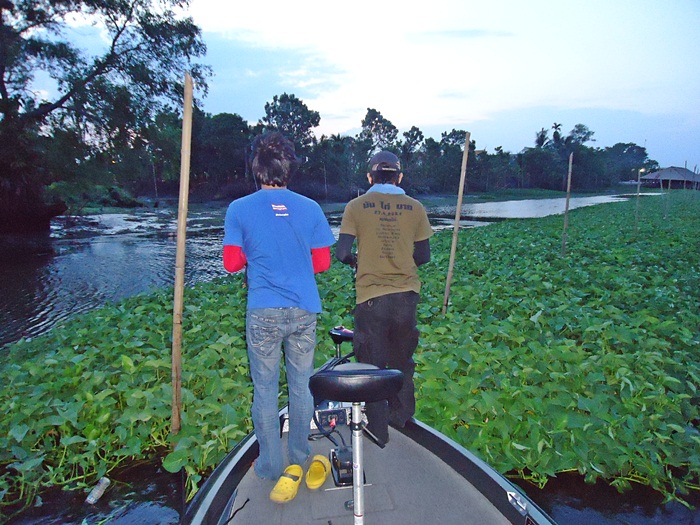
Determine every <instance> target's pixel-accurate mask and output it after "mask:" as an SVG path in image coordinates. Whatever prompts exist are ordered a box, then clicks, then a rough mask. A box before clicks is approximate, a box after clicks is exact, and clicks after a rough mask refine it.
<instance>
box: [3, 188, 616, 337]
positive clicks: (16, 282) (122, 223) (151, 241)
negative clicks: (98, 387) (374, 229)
mask: <svg viewBox="0 0 700 525" xmlns="http://www.w3.org/2000/svg"><path fill="white" fill-rule="evenodd" d="M615 199H616V197H610V196H602V197H582V198H574V199H571V201H570V205H569V206H570V209H573V208H576V207H581V206H591V205H594V204H601V203H606V202H611V201H613V200H615ZM226 206H227V204H226V203H219V204H209V205H198V206H192V207H190V209H189V210H188V214H187V215H188V220H187V248H186V261H185V284H186V285H187V286H190V285H193V284H195V283H197V282H202V281H209V280H211V279H213V278H215V277H218V276H222V275H225V273H226V272H225V270H224V268H223V266H222V263H221V250H222V248H221V243H222V239H223V220H224V215H225V213H226ZM564 207H565V199H541V200H521V201H505V202H495V203H494V202H490V203H477V204H465V205H464V206H463V207H462V214H461V217H462V218H463V220H462V221H461V225H462V226H463V227H473V226H479V225H484V224H488V223H489V221H490V220H502V219H513V218H528V217H544V216H546V215H552V214H558V213H563V212H564ZM455 208H456V207H455V206H451V207H449V206H442V207H437V208H433V209H430V210H429V211H430V216H431V222H432V224H433V228H434V229H436V230H438V229H442V228H452V227H453V222H454V215H455ZM329 221H330V222H331V225H332V227H333V228H334V231H335V233H336V236H337V229H338V225H339V223H340V215H339V214H337V213H335V214H329ZM176 234H177V206H175V207H170V208H155V209H137V210H134V211H133V212H130V213H117V214H104V215H90V216H86V217H81V218H78V219H72V218H68V217H59V218H57V219H55V220H54V222H53V223H52V228H51V233H50V234H49V235H48V236H38V237H37V236H33V237H27V236H23V237H18V236H2V237H0V283H1V284H0V286H2V293H0V347H2V346H4V345H6V344H8V343H11V342H14V341H17V340H18V339H20V338H21V337H33V336H37V335H40V334H42V333H44V332H46V331H47V330H50V329H51V328H52V327H53V326H55V325H57V324H59V323H61V322H62V321H64V320H65V319H67V318H68V317H70V316H72V315H74V314H77V313H81V312H86V311H88V310H91V309H93V308H96V307H99V306H102V305H104V304H105V303H107V302H109V301H119V300H120V299H123V298H125V297H129V296H132V295H135V294H138V293H142V292H149V291H153V290H154V289H156V288H160V287H167V286H173V283H174V280H175V269H174V268H175V250H176Z"/></svg>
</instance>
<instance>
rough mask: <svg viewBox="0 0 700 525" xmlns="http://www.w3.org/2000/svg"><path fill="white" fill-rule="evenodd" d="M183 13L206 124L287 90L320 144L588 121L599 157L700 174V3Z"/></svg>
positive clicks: (258, 110) (607, 1)
mask: <svg viewBox="0 0 700 525" xmlns="http://www.w3.org/2000/svg"><path fill="white" fill-rule="evenodd" d="M183 14H184V15H188V16H191V17H192V18H193V19H194V21H195V23H196V24H197V25H198V26H199V27H200V28H201V29H202V31H203V38H204V41H205V43H206V45H207V48H208V50H207V54H206V56H205V57H204V58H202V59H201V60H198V62H201V63H204V64H207V65H209V66H210V67H211V68H212V70H213V76H212V77H211V78H210V79H209V81H208V82H207V84H208V93H207V94H206V96H205V94H204V93H203V91H202V90H200V89H197V88H196V91H195V96H196V97H197V99H198V102H199V104H200V107H201V108H202V109H204V111H206V112H207V113H210V114H212V115H216V114H219V113H236V114H238V115H240V116H241V117H243V118H244V119H246V120H247V121H248V122H249V123H251V124H255V123H257V122H258V121H259V120H260V119H261V118H262V117H263V116H264V115H265V104H266V103H267V102H272V99H273V97H274V96H275V95H282V94H283V93H287V94H293V95H295V96H296V97H297V98H298V99H300V100H302V101H303V102H304V103H305V104H306V106H307V107H308V108H309V109H311V110H314V111H317V112H318V113H319V114H320V117H321V121H320V125H319V126H318V127H317V128H315V129H314V132H315V133H316V135H317V136H318V137H321V136H322V135H331V134H341V135H350V136H355V135H357V133H358V132H359V131H360V129H361V125H362V120H363V118H364V117H365V115H366V114H367V110H368V109H369V108H372V109H375V110H377V111H379V112H380V113H381V114H382V115H383V116H384V118H386V119H388V120H389V121H391V122H392V123H393V124H394V125H395V126H396V127H397V128H398V130H399V133H400V136H402V135H401V134H402V133H404V132H407V131H408V130H409V129H411V127H412V126H416V127H418V128H419V129H420V130H421V131H422V132H423V134H424V136H426V137H432V138H434V139H436V140H439V139H440V136H441V134H442V133H443V132H450V131H452V130H453V129H457V130H463V131H469V132H470V133H471V139H472V140H473V141H475V142H476V148H477V149H478V150H486V151H488V152H489V153H493V151H494V150H495V148H497V147H499V146H500V147H502V148H503V149H504V150H505V151H508V152H511V153H518V152H520V151H522V150H523V148H526V147H532V146H533V145H534V141H535V135H536V133H537V132H538V131H539V130H540V129H542V128H545V129H548V130H549V132H550V136H551V127H552V125H553V124H554V123H557V124H561V130H562V132H563V133H564V134H568V133H569V132H570V131H571V130H572V129H573V128H574V126H576V125H577V124H584V125H585V126H587V127H588V128H589V129H590V130H591V131H593V133H594V135H593V139H594V141H593V142H590V143H588V144H587V145H589V146H591V147H598V148H604V147H609V146H613V145H614V144H616V143H619V142H622V143H635V144H637V145H639V146H643V147H646V149H647V152H648V155H649V158H651V159H652V160H656V161H657V162H659V164H660V165H661V167H668V166H679V167H687V168H688V169H690V170H692V171H696V170H698V171H700V0H528V1H525V0H488V1H486V0H481V1H475V0H429V1H424V2H420V1H416V0H403V1H400V0H350V1H346V2H342V3H339V2H329V1H327V0H325V1H321V0H295V1H293V2H292V1H289V0H286V1H280V0H257V1H255V0H253V1H245V2H242V1H232V0H190V2H189V7H188V8H187V9H186V10H185V11H184V12H183ZM76 25H77V26H80V25H82V23H80V22H76ZM78 31H79V34H80V35H81V36H80V38H82V39H88V40H89V39H90V38H91V37H90V35H91V34H95V33H94V28H92V29H89V28H88V26H83V29H82V30H81V29H80V28H78ZM634 176H635V174H631V178H634Z"/></svg>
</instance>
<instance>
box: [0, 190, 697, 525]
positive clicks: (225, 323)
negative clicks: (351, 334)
mask: <svg viewBox="0 0 700 525" xmlns="http://www.w3.org/2000/svg"><path fill="white" fill-rule="evenodd" d="M628 193H632V192H628ZM557 196H561V193H559V194H558V195H557ZM528 198H531V197H528ZM452 202H453V201H452ZM339 211H342V209H341V210H339ZM699 211H700V193H698V192H696V191H684V190H676V191H672V192H669V193H668V194H665V195H662V196H660V197H658V198H654V199H640V200H639V201H637V200H636V199H630V200H628V201H626V202H618V203H611V204H606V205H604V206H594V207H587V208H581V209H577V210H573V211H571V212H570V213H569V228H568V233H567V255H566V256H565V257H562V255H561V243H562V227H563V217H562V216H551V217H545V218H541V219H526V220H509V221H504V222H500V223H497V224H492V225H489V226H488V227H486V228H472V229H466V230H462V231H461V232H460V235H459V242H458V247H457V257H456V261H455V267H454V278H453V281H452V285H451V293H450V304H449V307H448V310H447V313H446V314H444V315H443V314H442V312H441V310H442V300H443V293H444V286H445V273H446V268H447V266H448V258H449V252H450V243H451V238H452V233H451V232H450V231H445V232H439V233H437V234H436V235H435V237H434V238H433V239H434V240H433V241H431V247H432V252H433V260H432V261H431V262H430V263H429V264H427V265H425V266H424V267H421V269H420V273H421V279H422V281H423V283H424V284H423V288H422V291H421V296H422V298H421V303H420V304H419V310H418V320H419V325H420V330H421V341H420V345H419V349H418V351H417V354H416V358H415V359H416V363H417V373H416V389H417V402H418V407H417V413H416V417H417V418H419V419H421V420H422V421H424V422H426V423H427V424H429V425H431V426H433V427H434V428H436V429H437V430H439V431H441V432H443V433H445V434H446V435H448V436H449V437H451V438H452V439H454V440H456V441H457V442H459V443H460V444H462V445H463V446H465V447H466V448H468V449H470V450H472V451H473V452H475V453H476V454H477V455H478V456H480V457H481V458H482V459H484V460H485V461H487V462H488V463H489V464H491V465H492V466H493V467H494V468H496V469H497V470H498V471H500V472H503V473H506V474H507V475H509V476H514V477H519V478H522V479H525V480H528V481H530V482H532V483H535V484H536V485H538V486H540V487H542V486H544V485H545V484H546V483H547V480H548V479H550V478H551V477H553V476H556V474H557V473H562V472H578V473H579V474H580V475H582V476H583V477H584V478H585V479H586V480H587V481H589V482H594V481H596V480H600V479H602V480H605V481H606V482H608V483H610V484H611V485H612V486H615V487H617V488H618V489H619V490H626V489H628V488H630V487H631V486H632V485H634V484H642V485H646V486H648V487H651V488H652V489H654V490H656V491H658V492H660V493H662V494H663V495H664V496H665V497H666V498H667V499H668V500H671V499H675V500H678V501H680V502H682V503H684V504H686V505H689V503H688V502H689V501H691V500H693V501H697V495H698V493H700V430H699V427H700V408H699V407H700V393H699V392H698V389H699V388H700V243H698V240H697V232H698V231H700V213H699ZM637 215H638V217H639V220H638V221H636V220H635V217H636V216H637ZM341 266H342V265H340V264H333V265H332V267H331V269H330V270H329V271H328V272H326V273H324V274H320V275H319V277H318V282H319V291H320V292H321V298H322V301H323V305H324V312H323V313H322V314H321V315H320V316H319V322H318V334H319V344H318V348H317V352H316V360H317V364H321V363H322V362H323V361H325V359H326V358H327V357H328V356H330V355H331V354H332V353H333V348H331V346H332V345H331V344H329V343H328V342H327V341H326V338H325V337H324V336H325V334H326V333H327V331H328V330H329V329H330V328H332V327H333V326H336V325H339V324H344V325H346V326H352V306H353V303H354V295H353V286H352V272H351V271H349V270H348V269H347V268H343V267H341ZM184 305H185V309H184V314H183V374H182V386H183V391H182V400H183V414H182V430H181V431H180V433H179V434H177V435H176V436H171V435H170V416H171V399H172V396H171V373H170V348H171V344H170V338H171V333H172V289H169V290H160V291H158V292H156V293H153V294H147V295H139V296H136V297H132V298H129V299H126V300H124V301H122V302H120V303H118V304H114V305H107V306H105V307H104V308H101V309H98V310H95V311H92V312H89V313H87V314H84V315H80V316H76V317H74V318H72V319H71V320H69V321H67V322H66V323H65V324H64V325H63V326H61V327H57V328H54V329H53V330H52V331H51V332H50V333H48V334H46V335H44V336H41V337H37V338H35V339H33V340H31V341H29V340H21V341H19V342H17V343H15V344H12V345H9V346H7V347H5V348H4V352H3V353H2V355H0V370H1V371H2V377H4V378H5V381H4V383H3V384H2V385H0V408H1V409H2V413H3V414H4V416H3V418H2V419H1V420H0V516H2V515H5V513H6V512H14V511H16V510H17V509H19V508H22V507H23V506H26V505H30V504H32V502H33V501H34V499H35V497H36V496H37V494H38V493H41V492H42V491H44V490H46V489H48V488H51V487H63V488H65V489H68V490H85V489H86V488H88V487H89V486H90V485H92V484H93V483H94V482H95V481H96V480H97V479H99V478H100V477H101V476H103V475H107V474H109V473H110V472H114V471H118V469H119V468H121V467H124V466H126V465H128V464H129V463H131V462H134V461H137V460H143V459H148V460H152V461H160V460H161V459H162V460H163V465H164V466H165V468H166V469H167V470H169V471H171V472H177V471H179V470H180V469H184V471H185V473H186V476H187V499H190V498H191V497H192V496H193V495H194V493H195V492H196V490H197V488H198V487H199V486H200V485H201V483H202V481H203V479H204V478H205V477H206V476H207V475H208V473H209V472H211V470H212V469H213V468H214V467H215V466H216V464H217V463H218V462H219V461H220V460H221V459H222V458H223V456H224V455H225V454H226V453H227V452H228V451H229V450H230V449H231V448H232V447H233V446H234V444H235V443H236V442H238V441H239V440H240V439H241V438H242V437H244V436H245V435H246V434H247V433H248V432H249V431H250V430H251V428H252V425H251V421H250V417H249V412H250V411H249V407H250V404H251V401H252V383H251V382H250V380H249V378H248V367H247V358H246V348H245V341H244V333H245V330H244V326H245V290H244V288H243V287H242V277H241V275H240V274H236V275H233V276H229V277H225V278H219V279H216V280H214V281H212V282H209V283H202V284H198V285H196V286H194V287H192V288H188V289H186V290H185V299H184ZM280 403H281V404H285V403H286V399H285V398H281V399H280Z"/></svg>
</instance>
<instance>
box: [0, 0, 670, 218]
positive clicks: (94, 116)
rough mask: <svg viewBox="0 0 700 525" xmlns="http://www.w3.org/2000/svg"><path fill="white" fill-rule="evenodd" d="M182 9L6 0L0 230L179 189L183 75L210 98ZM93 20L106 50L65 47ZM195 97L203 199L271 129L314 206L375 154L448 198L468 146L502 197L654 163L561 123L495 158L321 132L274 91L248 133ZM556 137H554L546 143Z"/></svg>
mask: <svg viewBox="0 0 700 525" xmlns="http://www.w3.org/2000/svg"><path fill="white" fill-rule="evenodd" d="M182 3H183V2H182V0H165V1H160V2H158V5H160V6H161V7H160V8H159V9H153V6H152V5H151V4H153V1H152V0H121V1H119V2H103V1H100V0H61V1H55V0H38V1H33V2H23V1H20V0H17V1H15V2H12V1H10V0H0V13H1V14H2V18H1V24H0V67H1V68H2V71H0V231H16V230H21V229H24V230H32V229H33V230H42V229H44V230H46V229H48V222H49V219H50V218H51V217H52V216H55V215H57V214H60V213H64V212H66V211H68V212H70V213H78V212H80V209H81V207H83V206H85V205H87V204H100V203H102V204H116V205H130V204H133V205H135V204H136V202H135V200H134V199H133V196H135V195H141V196H143V195H149V196H153V197H155V198H160V197H162V196H165V195H171V194H173V193H174V192H176V191H177V187H178V182H177V181H178V178H179V166H180V143H181V128H182V121H181V111H180V109H179V108H181V105H182V104H181V103H182V91H183V86H182V84H183V79H184V72H185V71H189V72H190V73H191V74H192V76H193V78H194V79H195V82H196V85H197V86H198V89H199V90H200V93H202V94H204V95H206V89H207V83H206V82H207V79H208V78H209V76H210V75H211V71H210V70H209V69H208V68H207V67H206V66H203V65H201V64H197V63H196V62H195V60H196V59H197V58H199V57H202V56H204V55H205V53H206V47H205V46H204V43H203V41H202V39H201V31H200V29H199V28H198V27H197V26H196V25H194V23H193V22H192V20H191V19H190V18H178V16H177V15H176V14H175V13H176V8H177V7H179V6H181V4H182ZM71 14H73V15H75V14H82V15H83V16H89V17H92V19H93V20H95V21H98V22H99V24H101V26H103V27H105V28H106V34H108V35H109V36H110V38H111V41H110V42H109V43H108V45H107V46H106V47H105V49H104V52H103V53H102V54H95V55H87V54H85V52H84V51H82V50H81V49H80V48H79V47H78V46H77V45H75V44H72V43H70V42H69V41H67V40H66V39H65V38H64V36H63V35H64V32H65V31H66V30H67V27H68V26H67V23H66V20H67V19H68V17H69V15H71ZM39 72H44V73H45V74H48V75H49V76H50V77H51V78H52V79H53V81H54V82H55V87H56V91H57V93H58V94H57V95H56V96H55V97H54V98H53V99H51V100H48V99H47V97H46V95H45V94H40V93H38V92H37V91H35V90H33V89H32V86H33V84H32V82H33V79H34V78H35V76H36V74H37V73H39ZM200 107H201V104H200V103H199V101H197V102H196V107H195V110H194V118H193V129H192V149H191V151H192V156H191V173H190V188H191V191H192V193H193V195H194V196H196V197H197V198H200V199H218V198H222V199H231V198H236V197H238V196H242V195H245V194H247V193H250V192H251V191H255V189H256V186H255V181H254V179H253V177H252V176H251V174H250V169H249V164H248V159H249V153H250V151H249V149H250V145H251V142H252V139H253V138H254V137H255V136H256V135H258V134H260V133H262V132H264V131H267V130H278V131H281V132H282V133H284V134H285V135H287V136H288V137H289V138H291V139H292V140H293V141H294V143H295V145H296V148H297V153H298V155H299V156H300V157H301V158H302V159H303V163H302V164H301V166H300V168H299V170H298V172H297V174H296V176H295V177H294V179H293V181H292V183H291V187H292V189H294V190H296V191H299V192H300V193H303V194H305V195H307V196H309V197H311V198H314V199H317V200H335V201H343V200H347V199H349V198H350V197H352V196H354V195H357V192H358V191H361V190H363V189H364V188H366V185H367V183H366V179H365V174H366V172H367V162H368V160H369V158H370V157H371V155H372V154H373V153H374V152H375V151H377V150H378V149H388V150H391V151H393V152H395V153H396V154H397V155H398V156H399V157H400V158H401V160H402V165H403V169H404V171H405V172H406V173H407V174H409V175H410V176H408V177H406V178H405V179H404V180H405V187H406V189H407V191H409V192H412V193H414V194H429V193H455V192H456V190H457V184H458V183H457V181H458V180H459V172H460V169H461V162H462V155H463V151H464V148H465V147H467V148H468V151H469V162H468V173H467V188H466V190H467V191H472V192H483V191H492V190H499V189H504V188H545V189H555V190H561V189H565V187H564V184H565V180H566V174H567V170H568V157H569V154H570V153H574V157H573V158H574V161H573V162H574V165H573V167H574V171H575V173H576V176H575V177H574V179H573V183H572V187H573V189H574V190H582V191H596V190H601V189H604V188H607V187H609V186H611V185H613V184H615V183H616V182H618V181H620V180H628V179H630V178H633V177H635V176H636V170H638V169H640V168H645V169H647V170H653V169H654V168H656V167H658V165H657V163H656V162H655V161H652V160H650V159H649V158H648V156H647V152H646V150H645V148H643V147H640V146H638V145H636V144H629V143H627V144H623V143H620V144H616V145H614V146H612V147H608V148H595V147H592V146H589V145H588V144H589V143H590V142H593V139H592V137H593V134H594V133H593V131H591V130H589V129H588V128H587V127H586V126H585V125H583V124H578V125H576V126H575V127H574V128H573V129H572V130H571V131H570V132H569V133H568V134H567V135H564V134H563V133H562V130H561V124H557V123H554V124H553V125H552V127H551V128H542V129H541V130H540V131H539V132H537V133H535V134H534V143H533V146H532V147H526V148H524V149H523V150H522V151H521V152H518V153H510V152H506V151H504V150H503V148H501V147H498V148H496V149H495V151H494V152H492V153H489V152H487V151H484V150H478V149H477V146H476V143H475V142H474V141H472V142H471V143H470V144H468V145H467V144H465V138H466V132H465V131H464V130H461V129H452V130H451V131H445V132H443V133H442V134H441V136H440V138H439V139H437V138H432V137H425V136H424V134H423V132H422V131H421V130H420V129H419V128H418V127H416V126H413V127H411V129H409V130H407V131H404V132H403V133H401V132H400V131H399V129H398V128H397V127H396V126H395V125H394V124H393V123H392V122H391V121H390V120H388V119H387V118H385V117H384V116H383V115H382V114H381V113H380V111H378V110H376V109H372V108H368V110H367V113H366V115H365V117H364V119H363V120H362V122H361V123H360V125H361V127H360V131H359V132H358V133H357V135H355V136H348V135H340V134H338V135H330V136H325V135H324V136H321V137H317V136H316V135H315V134H314V129H315V128H316V127H317V126H318V125H319V123H320V120H321V117H320V114H319V113H318V112H317V111H314V110H313V109H310V108H308V107H307V106H306V104H305V103H304V102H303V101H302V100H301V99H299V98H297V97H296V96H295V95H294V94H287V93H283V94H281V95H275V96H274V97H273V99H272V101H270V102H268V103H266V104H265V107H264V113H265V114H264V116H263V117H262V118H261V119H260V120H259V121H258V122H257V123H255V124H249V123H248V122H247V121H246V120H245V119H243V118H242V117H241V116H240V115H238V114H232V113H221V114H216V115H211V114H208V113H206V112H204V111H202V110H201V109H200ZM550 132H551V136H550Z"/></svg>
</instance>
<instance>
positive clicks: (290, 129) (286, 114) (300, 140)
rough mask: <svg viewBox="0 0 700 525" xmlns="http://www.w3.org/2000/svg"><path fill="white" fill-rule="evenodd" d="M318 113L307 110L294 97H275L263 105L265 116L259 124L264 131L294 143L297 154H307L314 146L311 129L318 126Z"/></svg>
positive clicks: (319, 120) (301, 102) (302, 103)
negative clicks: (284, 137) (281, 135)
mask: <svg viewBox="0 0 700 525" xmlns="http://www.w3.org/2000/svg"><path fill="white" fill-rule="evenodd" d="M320 122H321V116H320V114H319V113H318V111H313V110H311V109H309V108H308V107H307V106H306V104H304V102H303V101H301V100H299V99H298V98H297V97H296V96H294V95H287V93H282V95H280V96H279V97H278V96H277V95H275V96H274V97H273V98H272V102H267V103H265V116H264V117H263V118H262V119H261V121H260V124H261V125H262V126H263V127H264V129H265V130H275V131H279V132H281V133H283V134H284V135H286V136H287V137H288V138H289V139H290V140H292V141H293V142H294V145H295V147H296V150H297V154H307V153H308V151H309V148H311V146H312V145H313V144H314V140H315V139H314V135H313V132H312V129H313V128H315V127H316V126H318V125H319V123H320Z"/></svg>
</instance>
